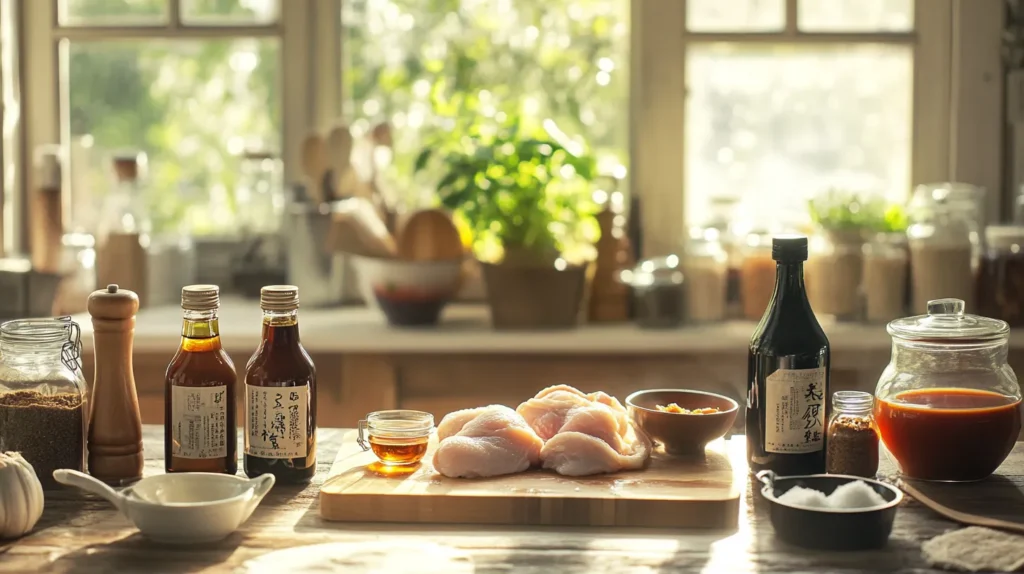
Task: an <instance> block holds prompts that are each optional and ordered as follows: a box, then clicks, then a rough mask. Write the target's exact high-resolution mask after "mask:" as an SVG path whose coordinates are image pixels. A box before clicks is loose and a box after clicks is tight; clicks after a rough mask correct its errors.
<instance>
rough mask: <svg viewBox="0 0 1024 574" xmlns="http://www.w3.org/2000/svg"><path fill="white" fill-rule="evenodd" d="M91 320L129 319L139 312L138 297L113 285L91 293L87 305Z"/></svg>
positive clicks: (132, 292)
mask: <svg viewBox="0 0 1024 574" xmlns="http://www.w3.org/2000/svg"><path fill="white" fill-rule="evenodd" d="M87 308H88V310H89V314H90V315H92V317H93V319H114V320H120V319H130V318H132V317H133V316H135V314H136V313H138V312H139V296H138V295H136V294H135V292H134V291H129V290H128V289H121V288H119V287H118V286H117V285H115V284H111V285H107V288H106V289H100V290H98V291H93V292H92V294H91V295H89V302H88V304H87Z"/></svg>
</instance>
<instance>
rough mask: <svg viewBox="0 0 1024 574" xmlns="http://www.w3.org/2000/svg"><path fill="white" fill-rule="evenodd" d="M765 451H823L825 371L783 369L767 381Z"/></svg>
mask: <svg viewBox="0 0 1024 574" xmlns="http://www.w3.org/2000/svg"><path fill="white" fill-rule="evenodd" d="M765 395H766V396H765V428H764V449H765V451H767V452H777V453H789V454H800V453H805V452H816V451H820V450H821V449H822V447H823V446H824V443H823V440H824V438H825V368H824V367H820V368H817V369H779V370H778V371H775V372H774V373H772V374H770V375H768V377H767V378H766V379H765Z"/></svg>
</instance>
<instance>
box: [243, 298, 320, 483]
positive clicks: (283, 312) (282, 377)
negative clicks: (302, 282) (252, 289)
mask: <svg viewBox="0 0 1024 574" xmlns="http://www.w3.org/2000/svg"><path fill="white" fill-rule="evenodd" d="M268 289H280V290H284V291H287V290H289V289H290V290H292V291H287V292H289V293H291V292H294V295H293V296H294V304H289V303H282V300H285V299H287V298H288V297H287V296H284V295H281V294H280V293H279V292H275V293H271V294H270V296H269V297H268V293H267V290H268ZM261 306H263V309H264V312H263V336H262V340H261V342H260V345H259V347H258V348H257V349H256V352H255V354H253V356H252V358H251V359H249V363H248V365H247V367H246V375H245V417H246V419H245V435H244V436H245V455H244V457H243V462H244V466H245V474H246V475H248V476H249V477H250V478H254V477H256V476H260V475H263V474H267V473H269V474H273V475H274V476H275V477H276V479H277V481H278V482H280V483H301V482H308V481H309V480H311V479H312V478H313V475H315V474H316V368H315V367H314V366H313V361H312V359H310V357H309V354H308V353H306V350H305V349H304V348H303V347H302V345H301V344H300V343H299V324H298V318H297V313H296V309H297V308H298V295H297V289H296V288H294V287H290V286H289V287H284V288H270V287H264V288H263V293H262V294H261ZM289 307H290V310H289Z"/></svg>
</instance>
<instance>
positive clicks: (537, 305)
mask: <svg viewBox="0 0 1024 574" xmlns="http://www.w3.org/2000/svg"><path fill="white" fill-rule="evenodd" d="M428 165H435V166H437V167H439V168H440V174H442V175H441V176H440V181H439V182H438V184H437V194H438V196H439V198H440V201H441V204H442V205H444V206H445V207H447V208H448V209H451V210H452V211H454V212H455V216H456V218H457V219H460V220H462V221H464V222H465V223H466V224H467V226H468V227H469V228H470V230H471V232H472V236H473V251H474V253H475V254H476V256H477V258H478V259H479V261H480V265H481V267H482V271H483V279H484V286H485V290H486V294H487V300H488V303H489V304H490V308H491V318H492V322H493V324H494V326H495V327H497V328H569V327H573V326H575V325H577V323H578V322H579V320H580V317H581V315H582V313H583V310H584V309H585V304H584V303H585V300H586V296H587V293H588V283H589V277H590V276H591V274H592V266H591V264H590V259H591V258H592V257H593V242H594V240H595V239H596V236H597V234H598V231H597V222H596V220H595V218H594V215H595V213H596V205H595V204H594V203H593V201H592V198H591V193H590V182H591V181H592V180H593V179H594V178H595V176H596V164H595V161H594V159H593V158H592V157H591V156H590V155H588V154H587V153H586V152H585V151H584V150H583V148H582V146H580V145H578V144H577V143H576V142H574V141H572V140H569V139H568V138H566V137H565V136H564V134H562V133H561V132H560V131H558V129H557V128H556V127H554V125H553V124H550V123H548V124H547V128H546V129H545V128H541V127H537V128H528V127H526V126H525V125H524V124H523V122H521V121H520V120H519V119H512V120H510V121H506V122H505V123H502V124H500V125H474V126H471V127H470V128H469V129H468V130H467V131H466V133H465V135H463V136H462V137H458V138H446V139H445V140H444V141H441V142H436V143H434V144H433V145H430V146H429V147H427V148H426V149H424V150H423V151H422V152H421V153H420V155H419V157H417V159H416V163H415V170H416V171H417V172H420V171H423V170H425V169H427V166H428Z"/></svg>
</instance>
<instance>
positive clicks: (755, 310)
mask: <svg viewBox="0 0 1024 574" xmlns="http://www.w3.org/2000/svg"><path fill="white" fill-rule="evenodd" d="M774 290H775V261H774V260H773V259H772V236H771V234H769V233H750V234H748V235H747V237H746V240H745V241H744V243H743V245H742V247H741V248H740V300H741V303H742V306H743V318H744V319H748V320H750V321H760V320H761V316H762V315H764V312H765V310H766V309H767V308H768V302H769V301H771V299H772V292H773V291H774Z"/></svg>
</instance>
